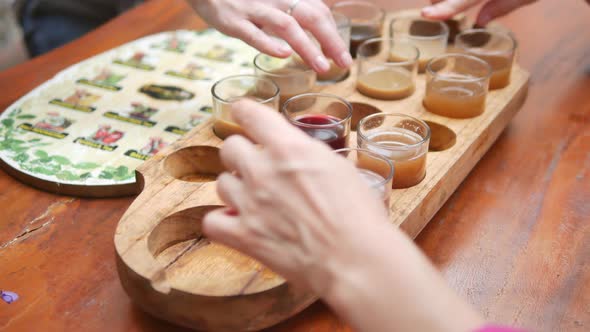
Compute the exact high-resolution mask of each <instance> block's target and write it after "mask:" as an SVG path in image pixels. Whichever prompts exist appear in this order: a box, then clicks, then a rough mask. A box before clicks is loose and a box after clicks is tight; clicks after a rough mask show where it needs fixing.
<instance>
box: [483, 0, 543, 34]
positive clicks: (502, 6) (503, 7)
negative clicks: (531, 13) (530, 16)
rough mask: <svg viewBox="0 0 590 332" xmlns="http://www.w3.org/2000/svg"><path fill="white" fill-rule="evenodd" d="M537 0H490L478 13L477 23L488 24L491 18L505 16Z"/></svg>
mask: <svg viewBox="0 0 590 332" xmlns="http://www.w3.org/2000/svg"><path fill="white" fill-rule="evenodd" d="M535 1H536V0H492V1H488V2H487V3H486V4H485V5H484V6H483V7H482V8H481V10H480V11H479V15H477V25H479V26H482V27H483V26H486V25H487V24H488V23H489V22H490V21H491V20H493V19H496V18H498V17H501V16H504V15H506V14H508V13H510V12H512V11H514V10H516V9H518V8H520V7H522V6H525V5H528V4H530V3H533V2H535Z"/></svg>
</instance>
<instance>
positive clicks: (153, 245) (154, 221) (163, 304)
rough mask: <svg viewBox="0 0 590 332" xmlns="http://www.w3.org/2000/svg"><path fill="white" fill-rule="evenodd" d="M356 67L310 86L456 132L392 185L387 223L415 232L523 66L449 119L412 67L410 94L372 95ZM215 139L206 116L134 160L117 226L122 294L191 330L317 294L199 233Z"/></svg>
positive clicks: (250, 325)
mask: <svg viewBox="0 0 590 332" xmlns="http://www.w3.org/2000/svg"><path fill="white" fill-rule="evenodd" d="M391 16H392V14H390V15H389V16H388V18H389V19H390V18H391ZM386 26H388V25H386ZM355 73H356V67H355V68H352V71H351V75H350V76H349V77H348V78H347V79H346V80H345V81H343V82H340V83H337V84H335V85H331V86H323V87H319V88H318V90H320V91H323V92H326V93H333V94H337V95H340V96H343V97H346V98H347V99H348V100H349V101H351V102H353V103H355V118H356V120H358V119H359V118H360V117H362V116H363V115H366V114H367V113H372V112H376V111H382V112H386V113H406V114H409V115H412V116H414V117H418V118H421V119H424V120H428V121H430V122H434V123H436V124H439V125H441V126H442V127H440V128H443V129H444V128H445V127H446V128H448V129H450V130H452V132H453V133H454V134H456V138H455V137H454V136H453V135H452V133H451V134H450V135H448V134H449V133H446V134H445V132H444V131H443V134H442V136H443V138H445V137H446V138H447V139H440V140H439V138H437V135H438V133H435V134H434V135H433V144H434V145H435V146H436V145H437V143H440V144H438V147H439V150H442V151H439V152H429V153H428V161H427V175H426V178H425V179H424V181H422V183H420V184H419V185H417V186H415V187H412V188H409V189H403V190H394V191H393V193H392V197H391V204H390V211H391V222H392V224H393V225H395V226H399V227H401V228H402V229H403V230H404V231H405V232H407V233H408V234H409V235H410V236H411V237H415V236H416V235H417V234H418V233H419V232H420V231H421V230H422V229H423V228H424V226H425V225H426V224H427V223H428V221H430V219H431V218H432V217H433V216H434V214H435V213H436V212H437V211H438V209H439V208H440V207H441V206H442V205H443V204H444V202H445V201H446V200H447V199H448V198H449V197H450V195H451V194H452V193H453V192H454V190H455V189H456V188H457V186H458V185H459V184H460V183H461V181H463V179H465V177H466V176H467V174H468V173H469V172H470V171H471V169H472V168H473V167H474V166H475V164H476V163H477V162H478V161H479V160H480V158H481V157H482V156H483V154H484V153H485V152H486V151H487V150H488V148H489V147H490V146H491V145H492V144H493V142H494V141H495V140H496V138H497V137H498V136H499V134H500V133H501V132H502V131H503V130H504V128H505V127H506V126H507V124H508V123H509V121H510V120H511V119H512V117H513V116H514V115H515V114H516V112H517V111H518V110H519V108H520V106H521V105H522V104H523V102H524V100H525V98H526V95H527V88H528V80H529V74H528V73H527V72H526V71H524V70H523V69H522V68H520V67H519V66H518V65H516V64H515V65H514V67H513V72H512V82H511V84H510V85H509V86H508V87H506V88H504V89H501V90H495V91H492V92H490V94H489V96H488V99H487V104H486V107H487V108H486V111H485V113H484V114H482V115H481V116H478V117H476V118H472V119H464V120H457V119H449V118H445V117H441V116H437V115H435V114H432V113H429V112H427V111H426V110H425V109H424V107H423V106H422V98H423V95H424V89H425V78H424V75H419V77H418V83H417V88H416V92H415V93H414V94H413V95H412V96H411V97H409V98H407V99H404V100H401V101H380V100H374V99H371V98H367V97H365V96H362V95H360V94H359V93H357V92H356V91H355V89H354V85H355V81H356V75H355ZM436 127H437V128H438V126H436ZM355 135H356V134H355V133H353V137H352V138H351V140H350V142H351V144H352V145H354V142H356V136H355ZM445 135H446V136H445ZM453 139H454V141H453ZM437 140H439V141H437ZM447 143H449V144H447ZM453 143H454V144H453ZM222 144H223V142H222V141H221V140H220V139H218V138H217V137H216V136H215V135H214V134H213V131H212V123H211V122H207V123H205V124H203V125H201V126H200V127H198V128H195V129H194V130H192V131H191V132H190V133H189V134H187V135H186V136H185V137H183V138H182V139H181V140H179V141H177V142H175V143H173V144H172V145H170V146H168V147H167V148H166V149H164V150H163V151H161V153H159V154H157V155H156V156H154V157H153V158H151V159H150V160H148V161H147V162H145V163H144V164H143V165H141V166H140V167H139V168H138V169H137V174H138V179H139V180H138V181H139V182H140V184H141V185H142V186H143V191H142V193H141V194H140V195H139V197H137V199H136V200H135V201H134V203H133V204H132V205H131V207H130V208H129V210H128V211H127V212H126V214H125V215H124V216H123V218H122V219H121V221H120V223H119V225H118V227H117V231H116V235H115V246H116V251H117V263H118V264H117V266H118V270H119V275H120V278H121V281H122V283H123V286H124V288H125V289H126V291H127V292H128V294H129V295H130V296H131V297H132V298H133V299H134V301H135V302H136V303H137V304H138V305H139V306H141V307H142V308H143V309H144V310H145V311H147V312H149V313H151V314H153V315H155V316H157V317H160V318H162V319H165V320H168V321H171V322H174V323H176V324H180V325H184V326H187V327H190V328H194V329H199V330H214V331H217V330H223V331H236V330H258V329H262V328H265V327H268V326H271V325H273V324H276V323H278V322H280V321H281V320H284V319H286V318H288V317H290V316H292V315H294V314H296V313H298V312H299V311H301V310H303V309H304V308H305V307H307V306H308V305H309V304H311V303H312V302H313V301H315V299H316V297H315V296H314V294H311V293H308V292H306V291H304V290H298V289H295V288H293V287H292V286H291V285H290V284H289V283H286V282H285V281H284V280H283V279H282V278H281V277H279V276H277V275H275V274H274V273H272V271H270V270H268V269H267V268H266V267H264V266H262V265H261V264H259V263H258V262H256V261H254V260H252V259H250V258H248V257H246V256H244V255H242V254H240V253H238V252H236V251H234V250H232V249H229V248H226V247H224V246H221V245H219V244H216V243H211V242H210V241H208V240H207V239H206V238H204V237H203V235H202V233H201V229H200V222H201V220H202V217H203V216H204V215H205V214H206V213H207V212H208V211H210V210H211V209H214V208H216V207H218V206H219V205H221V204H222V203H221V201H220V199H219V197H218V196H217V194H216V191H215V190H216V189H215V186H216V184H215V182H214V180H215V175H217V174H219V173H220V172H222V171H223V168H222V165H221V163H220V161H219V147H220V146H221V145H222ZM185 180H190V181H185Z"/></svg>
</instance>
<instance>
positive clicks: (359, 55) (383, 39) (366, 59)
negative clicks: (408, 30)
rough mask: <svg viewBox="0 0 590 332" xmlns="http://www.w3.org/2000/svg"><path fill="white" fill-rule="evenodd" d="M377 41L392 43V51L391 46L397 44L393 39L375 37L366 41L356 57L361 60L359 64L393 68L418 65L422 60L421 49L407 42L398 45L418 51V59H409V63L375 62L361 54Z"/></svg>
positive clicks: (360, 46)
mask: <svg viewBox="0 0 590 332" xmlns="http://www.w3.org/2000/svg"><path fill="white" fill-rule="evenodd" d="M377 41H380V42H384V41H389V42H390V50H391V45H392V44H394V43H395V40H394V39H393V38H388V37H375V38H371V39H367V40H365V41H364V42H362V43H361V44H360V45H359V47H358V48H357V50H356V57H357V59H358V60H359V62H360V61H364V62H369V63H373V64H380V65H384V66H391V67H394V66H395V67H398V66H405V65H412V64H418V61H419V60H420V49H419V48H418V47H416V45H413V44H412V43H410V42H406V41H401V42H398V43H400V44H404V45H406V46H410V47H411V48H412V49H414V50H416V57H415V58H413V59H409V60H407V61H397V62H391V61H375V60H371V59H370V58H369V57H368V56H366V55H362V54H361V52H360V51H361V50H364V49H365V48H367V47H368V46H367V45H369V44H372V43H374V42H377ZM389 53H390V54H389V55H390V56H391V52H389Z"/></svg>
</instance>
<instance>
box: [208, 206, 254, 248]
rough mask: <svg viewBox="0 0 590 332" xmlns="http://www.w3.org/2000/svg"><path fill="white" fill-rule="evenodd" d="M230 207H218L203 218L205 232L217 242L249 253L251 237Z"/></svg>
mask: <svg viewBox="0 0 590 332" xmlns="http://www.w3.org/2000/svg"><path fill="white" fill-rule="evenodd" d="M230 212H231V211H230V210H229V209H217V210H213V211H211V212H209V213H208V214H207V215H206V216H205V218H203V234H205V236H206V237H207V238H208V239H210V240H212V241H215V242H218V243H221V244H224V245H226V246H229V247H232V248H234V249H237V250H239V251H241V252H244V253H246V254H248V247H250V246H249V243H248V242H249V240H250V237H249V236H248V234H247V232H246V230H245V228H244V227H243V226H242V224H241V223H240V219H239V217H236V216H232V215H231V213H230Z"/></svg>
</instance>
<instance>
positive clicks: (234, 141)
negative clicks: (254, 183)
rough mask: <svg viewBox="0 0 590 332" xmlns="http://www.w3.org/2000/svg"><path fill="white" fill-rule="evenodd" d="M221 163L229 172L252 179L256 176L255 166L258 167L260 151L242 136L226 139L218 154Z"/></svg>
mask: <svg viewBox="0 0 590 332" xmlns="http://www.w3.org/2000/svg"><path fill="white" fill-rule="evenodd" d="M220 157H221V162H222V163H223V165H224V166H225V167H226V169H228V170H229V171H235V172H237V173H238V174H239V175H240V176H241V177H243V178H246V179H252V178H253V177H254V176H255V175H256V173H257V172H256V165H260V164H261V162H260V159H262V158H261V157H260V151H259V150H258V149H256V147H255V146H254V144H252V142H250V141H249V140H248V139H246V138H244V137H243V136H239V135H233V136H230V137H228V138H227V139H226V140H225V142H224V144H223V147H222V148H221V152H220Z"/></svg>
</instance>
